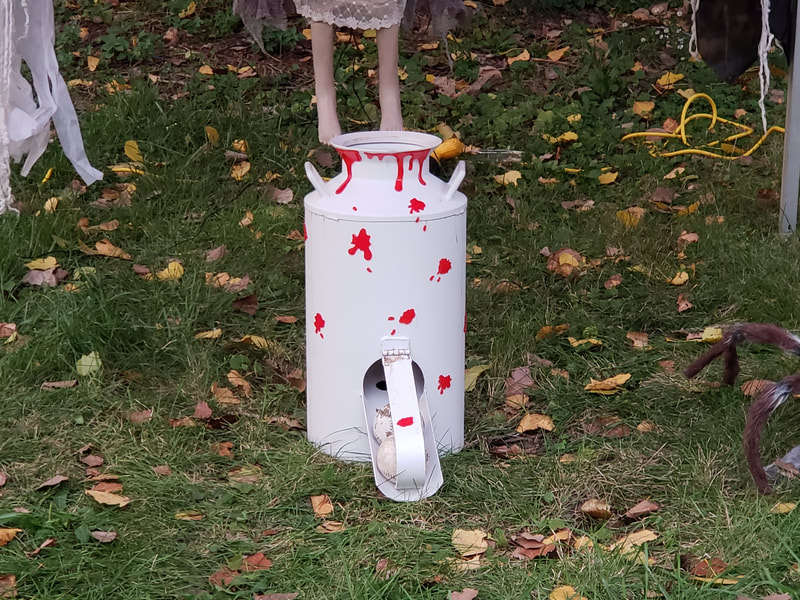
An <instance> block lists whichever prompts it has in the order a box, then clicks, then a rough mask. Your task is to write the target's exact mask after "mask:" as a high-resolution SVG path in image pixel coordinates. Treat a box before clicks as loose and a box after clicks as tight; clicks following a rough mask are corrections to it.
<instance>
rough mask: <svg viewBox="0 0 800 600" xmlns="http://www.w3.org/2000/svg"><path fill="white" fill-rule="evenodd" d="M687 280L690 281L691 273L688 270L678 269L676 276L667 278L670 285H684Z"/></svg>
mask: <svg viewBox="0 0 800 600" xmlns="http://www.w3.org/2000/svg"><path fill="white" fill-rule="evenodd" d="M687 281H689V273H687V272H686V271H678V272H677V273H676V274H675V277H673V278H672V279H669V280H667V282H668V283H669V284H670V285H683V284H684V283H686V282H687Z"/></svg>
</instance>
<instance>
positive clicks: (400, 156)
mask: <svg viewBox="0 0 800 600" xmlns="http://www.w3.org/2000/svg"><path fill="white" fill-rule="evenodd" d="M339 152H340V153H341V152H342V151H341V150H340V151H339ZM364 154H365V155H366V157H367V158H377V159H378V160H383V159H384V157H386V156H392V157H394V159H395V160H396V161H397V179H396V180H395V182H394V189H395V191H397V192H402V191H403V175H404V171H405V168H404V167H405V161H406V157H409V161H408V170H409V171H411V170H412V169H413V168H414V161H417V162H418V163H419V182H420V184H421V185H427V184H426V183H425V180H424V179H423V178H422V167H423V166H424V165H425V161H426V160H428V150H410V151H408V152H393V153H391V154H387V153H374V154H373V153H370V152H365V153H364ZM342 159H344V155H342ZM359 160H361V159H360V157H359ZM337 193H338V192H337Z"/></svg>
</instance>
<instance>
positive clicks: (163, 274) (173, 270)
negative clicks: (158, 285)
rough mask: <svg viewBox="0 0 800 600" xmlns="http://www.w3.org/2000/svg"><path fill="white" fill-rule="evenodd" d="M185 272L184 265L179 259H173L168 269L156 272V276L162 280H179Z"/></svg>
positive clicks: (168, 264)
mask: <svg viewBox="0 0 800 600" xmlns="http://www.w3.org/2000/svg"><path fill="white" fill-rule="evenodd" d="M183 272H184V271H183V265H182V264H181V263H179V262H178V261H177V260H171V261H169V263H167V268H166V269H164V270H162V271H158V272H157V273H156V277H157V278H158V279H160V280H161V281H177V280H178V279H180V278H181V277H183Z"/></svg>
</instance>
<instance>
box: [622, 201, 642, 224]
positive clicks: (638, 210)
mask: <svg viewBox="0 0 800 600" xmlns="http://www.w3.org/2000/svg"><path fill="white" fill-rule="evenodd" d="M643 216H644V209H643V208H642V207H641V206H631V207H629V208H626V209H625V210H618V211H617V220H618V221H620V222H621V223H622V224H623V225H625V226H626V227H636V226H637V225H638V224H639V222H640V221H641V220H642V217H643Z"/></svg>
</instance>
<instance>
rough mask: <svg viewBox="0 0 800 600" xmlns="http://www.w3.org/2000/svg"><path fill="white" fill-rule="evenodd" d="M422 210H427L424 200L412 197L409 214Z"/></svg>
mask: <svg viewBox="0 0 800 600" xmlns="http://www.w3.org/2000/svg"><path fill="white" fill-rule="evenodd" d="M422 210H425V203H424V202H423V201H422V200H417V199H416V198H412V199H411V202H409V203H408V214H410V215H413V214H414V213H418V212H420V211H422Z"/></svg>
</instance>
